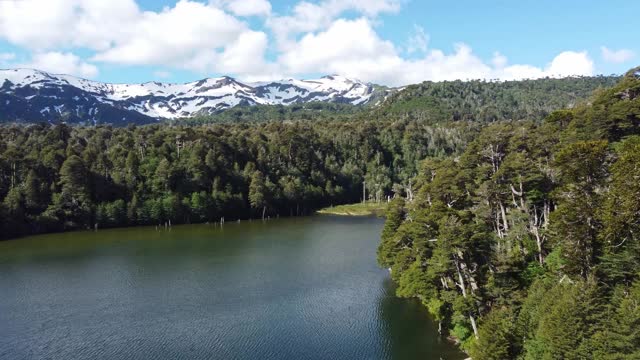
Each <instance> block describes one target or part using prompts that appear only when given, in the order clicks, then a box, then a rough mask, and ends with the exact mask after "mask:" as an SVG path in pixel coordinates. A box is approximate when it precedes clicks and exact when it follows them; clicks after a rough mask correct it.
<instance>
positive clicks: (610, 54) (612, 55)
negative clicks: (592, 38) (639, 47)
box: [600, 46, 635, 64]
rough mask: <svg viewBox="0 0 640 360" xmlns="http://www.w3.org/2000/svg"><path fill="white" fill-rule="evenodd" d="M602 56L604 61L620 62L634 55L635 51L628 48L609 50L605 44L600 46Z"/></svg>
mask: <svg viewBox="0 0 640 360" xmlns="http://www.w3.org/2000/svg"><path fill="white" fill-rule="evenodd" d="M600 51H601V52H602V58H603V59H604V61H606V62H610V63H615V64H620V63H624V62H627V61H629V60H631V59H633V58H634V57H635V53H634V52H633V51H631V50H629V49H620V50H611V49H609V48H607V47H606V46H601V47H600Z"/></svg>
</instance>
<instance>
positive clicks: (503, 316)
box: [470, 309, 517, 360]
mask: <svg viewBox="0 0 640 360" xmlns="http://www.w3.org/2000/svg"><path fill="white" fill-rule="evenodd" d="M483 320H484V321H483V323H482V326H480V329H479V331H478V334H479V339H478V340H477V341H476V342H475V343H474V344H473V345H472V347H471V351H470V355H471V357H472V358H473V359H477V360H503V359H513V358H514V357H515V355H516V353H517V352H516V350H515V347H516V343H517V341H516V337H515V334H514V328H515V324H514V320H515V315H514V314H513V313H512V312H511V310H509V309H496V310H494V311H491V312H490V313H489V314H487V316H486V317H485V318H484V319H483Z"/></svg>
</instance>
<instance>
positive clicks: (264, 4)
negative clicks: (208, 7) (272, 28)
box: [211, 0, 271, 16]
mask: <svg viewBox="0 0 640 360" xmlns="http://www.w3.org/2000/svg"><path fill="white" fill-rule="evenodd" d="M211 3H212V4H214V5H217V6H220V7H223V8H225V9H227V10H229V11H230V12H231V13H233V14H234V15H237V16H269V15H270V14H271V3H270V2H269V1H267V0H214V1H211Z"/></svg>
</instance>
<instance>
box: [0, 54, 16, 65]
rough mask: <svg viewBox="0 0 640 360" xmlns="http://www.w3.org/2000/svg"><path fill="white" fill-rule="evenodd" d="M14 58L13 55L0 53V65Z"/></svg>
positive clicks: (14, 55)
mask: <svg viewBox="0 0 640 360" xmlns="http://www.w3.org/2000/svg"><path fill="white" fill-rule="evenodd" d="M15 58H16V54H14V53H0V64H4V63H7V62H9V61H11V60H13V59H15Z"/></svg>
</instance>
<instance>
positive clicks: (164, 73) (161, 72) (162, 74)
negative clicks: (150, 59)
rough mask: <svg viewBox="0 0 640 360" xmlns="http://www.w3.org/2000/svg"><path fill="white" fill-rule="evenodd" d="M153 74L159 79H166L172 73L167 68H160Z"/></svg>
mask: <svg viewBox="0 0 640 360" xmlns="http://www.w3.org/2000/svg"><path fill="white" fill-rule="evenodd" d="M153 76H154V77H155V78H158V79H166V78H170V77H171V73H170V72H169V71H166V70H158V71H154V72H153Z"/></svg>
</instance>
